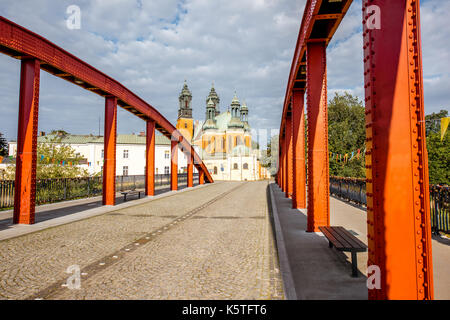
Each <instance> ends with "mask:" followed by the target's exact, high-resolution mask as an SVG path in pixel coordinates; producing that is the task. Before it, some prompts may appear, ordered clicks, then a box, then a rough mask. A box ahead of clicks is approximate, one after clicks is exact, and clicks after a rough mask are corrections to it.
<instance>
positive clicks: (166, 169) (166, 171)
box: [164, 166, 169, 174]
mask: <svg viewBox="0 0 450 320" xmlns="http://www.w3.org/2000/svg"><path fill="white" fill-rule="evenodd" d="M164 174H169V166H165V167H164Z"/></svg>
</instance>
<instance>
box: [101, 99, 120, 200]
mask: <svg viewBox="0 0 450 320" xmlns="http://www.w3.org/2000/svg"><path fill="white" fill-rule="evenodd" d="M116 140H117V98H116V97H113V96H107V97H106V98H105V137H104V152H103V154H104V163H103V205H115V204H116Z"/></svg>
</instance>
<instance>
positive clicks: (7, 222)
mask: <svg viewBox="0 0 450 320" xmlns="http://www.w3.org/2000/svg"><path fill="white" fill-rule="evenodd" d="M196 185H198V184H194V186H196ZM185 188H187V186H185V185H178V190H183V189H185ZM138 191H144V190H142V189H138ZM169 191H170V187H169V186H163V187H159V188H157V189H155V196H157V195H160V194H163V193H166V192H169ZM142 198H143V196H142V194H141V199H142ZM123 199H124V197H123V195H120V193H117V194H116V205H118V204H121V203H123V202H124V201H123ZM77 200H83V199H77ZM77 200H75V201H77ZM134 200H138V195H131V196H130V195H129V196H127V201H126V202H132V201H134ZM49 206H52V207H53V208H49V209H48V210H42V211H41V210H39V211H36V214H35V222H36V223H38V222H43V221H47V220H50V219H54V218H59V217H64V216H67V215H71V214H74V213H79V212H83V211H86V210H91V209H94V208H99V207H102V206H103V205H102V199H101V198H100V199H98V197H95V198H86V199H84V201H83V202H81V203H80V202H77V203H73V201H67V202H59V203H58V202H55V203H52V204H50V205H49ZM38 208H39V206H36V209H38ZM12 217H13V213H12V212H8V213H7V212H3V213H2V215H1V218H0V231H1V230H5V229H8V228H10V227H11V226H13V223H12Z"/></svg>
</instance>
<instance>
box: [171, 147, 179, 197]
mask: <svg viewBox="0 0 450 320" xmlns="http://www.w3.org/2000/svg"><path fill="white" fill-rule="evenodd" d="M170 145H171V148H170V149H171V151H170V190H172V191H175V190H178V140H176V141H174V140H172V141H170Z"/></svg>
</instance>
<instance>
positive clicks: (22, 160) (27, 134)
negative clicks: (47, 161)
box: [13, 59, 40, 224]
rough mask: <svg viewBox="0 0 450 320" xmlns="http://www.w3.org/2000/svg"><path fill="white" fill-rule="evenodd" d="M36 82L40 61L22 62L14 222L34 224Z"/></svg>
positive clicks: (37, 90)
mask: <svg viewBox="0 0 450 320" xmlns="http://www.w3.org/2000/svg"><path fill="white" fill-rule="evenodd" d="M39 79H40V63H39V61H38V60H36V59H24V60H22V62H21V67H20V97H19V124H18V132H17V156H16V183H15V194H14V216H13V223H23V224H33V223H34V213H35V199H36V161H37V154H36V148H37V130H38V113H39Z"/></svg>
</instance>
